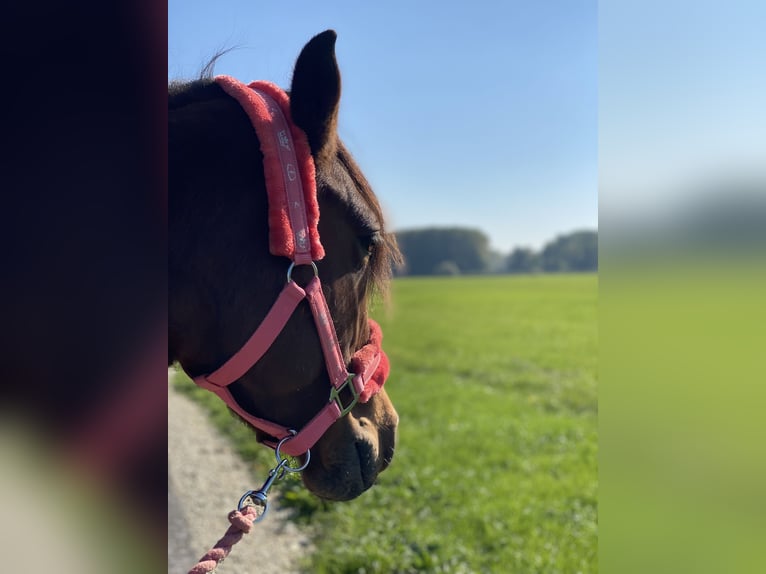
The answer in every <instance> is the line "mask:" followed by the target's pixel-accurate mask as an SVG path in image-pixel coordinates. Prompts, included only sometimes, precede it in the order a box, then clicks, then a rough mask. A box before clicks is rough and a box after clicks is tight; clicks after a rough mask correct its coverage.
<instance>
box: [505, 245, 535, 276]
mask: <svg viewBox="0 0 766 574" xmlns="http://www.w3.org/2000/svg"><path fill="white" fill-rule="evenodd" d="M539 267H540V258H539V256H538V255H537V253H535V252H534V250H532V249H530V248H529V247H517V248H516V249H514V250H513V251H511V254H510V255H509V256H508V257H507V258H506V260H505V270H506V271H507V272H508V273H532V272H534V271H537V270H538V269H539Z"/></svg>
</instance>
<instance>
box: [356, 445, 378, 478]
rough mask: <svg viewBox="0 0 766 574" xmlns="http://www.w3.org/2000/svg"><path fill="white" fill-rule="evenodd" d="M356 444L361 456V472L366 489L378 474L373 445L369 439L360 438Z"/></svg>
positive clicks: (357, 452)
mask: <svg viewBox="0 0 766 574" xmlns="http://www.w3.org/2000/svg"><path fill="white" fill-rule="evenodd" d="M354 446H355V447H356V454H357V456H358V457H359V474H360V476H361V478H362V484H363V485H364V488H365V489H367V488H370V487H371V486H372V484H373V483H374V482H375V479H376V478H377V476H378V471H377V467H376V464H375V453H374V452H373V448H372V445H371V444H370V443H369V442H367V441H363V440H358V441H356V442H355V444H354Z"/></svg>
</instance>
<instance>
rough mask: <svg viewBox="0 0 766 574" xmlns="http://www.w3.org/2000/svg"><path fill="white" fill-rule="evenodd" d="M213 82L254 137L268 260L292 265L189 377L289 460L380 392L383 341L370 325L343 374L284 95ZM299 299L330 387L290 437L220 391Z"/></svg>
mask: <svg viewBox="0 0 766 574" xmlns="http://www.w3.org/2000/svg"><path fill="white" fill-rule="evenodd" d="M215 81H216V83H218V85H219V86H221V88H223V90H224V91H225V92H226V93H227V94H229V95H230V96H231V97H233V98H234V99H235V100H237V101H238V102H239V104H240V105H241V106H242V108H243V109H244V110H245V112H247V115H248V116H249V117H250V121H251V123H252V124H253V127H254V128H255V131H256V134H257V135H258V139H259V140H260V144H261V151H262V152H263V169H264V177H265V180H266V193H267V195H268V200H269V248H270V251H271V253H272V255H277V256H284V257H288V258H289V259H290V260H291V261H292V263H291V264H290V267H289V269H288V271H287V284H286V285H285V287H284V288H283V289H282V292H281V293H280V294H279V296H278V297H277V300H276V301H275V302H274V305H273V306H272V307H271V309H270V310H269V312H268V313H267V314H266V317H265V318H264V319H263V321H262V322H261V324H260V325H259V326H258V328H257V329H256V330H255V332H254V333H253V334H252V335H251V337H250V338H249V339H248V340H247V342H246V343H245V344H244V345H243V346H242V347H241V348H240V350H239V351H237V352H236V353H235V354H234V355H233V356H232V357H231V358H230V359H229V360H228V361H226V362H225V363H224V364H223V365H221V366H220V367H219V368H218V369H217V370H215V371H214V372H212V373H210V374H208V375H200V376H198V377H195V378H194V382H195V383H197V384H198V385H199V386H201V387H203V388H205V389H208V390H209V391H212V392H214V393H215V394H216V395H218V397H220V398H221V399H222V400H223V401H224V402H225V403H226V404H227V405H228V407H229V408H231V409H232V410H233V411H234V412H236V413H237V414H238V415H239V416H240V417H242V418H243V419H245V420H246V421H247V422H248V423H250V424H251V425H252V426H253V427H255V428H256V429H259V430H261V431H263V432H265V433H267V434H268V435H270V436H272V437H274V438H275V439H276V441H265V443H266V444H267V445H269V446H271V447H272V448H274V447H275V446H276V445H277V441H280V440H282V439H284V438H287V437H292V438H290V439H289V440H288V441H286V442H285V443H284V444H283V445H282V447H281V451H282V452H284V453H285V454H288V455H291V456H297V455H299V454H303V453H305V452H306V451H307V450H308V449H309V448H311V447H312V446H313V445H314V444H315V443H316V441H317V440H319V438H320V437H321V436H322V435H323V434H324V433H325V431H326V430H327V429H328V428H329V427H330V425H332V424H333V423H334V422H335V421H336V420H338V419H339V418H341V417H343V416H345V415H346V414H348V412H349V411H351V409H352V408H353V407H354V405H356V403H357V402H360V403H365V402H367V401H368V400H369V399H370V398H371V397H372V396H374V395H375V394H377V393H378V392H379V391H380V389H381V387H382V386H383V383H384V382H385V380H386V378H387V377H388V372H389V363H388V358H387V357H386V355H385V353H384V352H383V349H381V347H380V344H381V341H382V339H383V334H382V332H381V330H380V326H379V325H378V324H377V323H376V322H375V321H373V320H372V319H370V320H369V328H370V338H369V341H368V342H367V343H366V344H365V345H364V346H363V347H362V348H361V349H359V350H358V351H357V352H356V353H354V355H353V357H352V358H351V364H350V372H349V369H347V368H346V364H345V362H344V360H343V353H342V352H341V350H340V345H339V344H338V337H337V334H336V333H335V326H334V324H333V322H332V317H331V315H330V311H329V309H328V307H327V301H326V300H325V297H324V293H323V292H322V285H321V282H320V280H319V276H318V273H317V271H316V265H315V264H314V261H318V260H320V259H322V258H323V257H324V248H323V247H322V244H321V242H320V240H319V231H318V229H317V227H318V223H319V204H318V201H317V190H316V176H315V169H314V160H313V158H312V157H311V151H310V149H309V145H308V140H307V138H306V134H305V133H304V132H303V131H302V130H301V129H300V128H298V127H297V126H296V125H295V124H294V123H293V122H292V121H291V119H290V101H289V97H288V95H287V94H286V93H285V92H284V91H282V90H281V89H280V88H279V87H278V86H276V85H275V84H272V83H270V82H263V81H258V82H253V83H251V84H250V85H245V84H243V83H241V82H239V81H238V80H236V79H234V78H232V77H229V76H217V77H216V78H215ZM296 265H311V266H312V267H313V268H314V277H313V278H312V279H311V281H309V282H308V284H307V285H306V287H303V288H302V287H300V286H299V285H297V284H296V283H295V282H294V281H293V280H292V278H291V276H290V274H291V272H292V269H293V267H294V266H296ZM304 299H306V300H307V301H308V303H309V306H310V308H311V314H312V316H313V317H314V323H315V325H316V328H317V331H318V333H319V340H320V343H321V345H322V353H323V354H324V358H325V366H326V367H327V373H328V375H329V377H330V383H331V388H330V395H329V399H328V402H327V404H326V405H325V406H324V407H323V408H322V409H321V410H320V411H319V412H318V413H317V414H316V415H315V416H314V417H313V418H312V419H311V420H310V421H309V422H308V423H306V425H305V426H304V427H303V428H302V429H301V430H300V431H298V432H296V431H294V430H292V429H289V428H288V427H285V426H282V425H280V424H277V423H274V422H271V421H268V420H265V419H261V418H258V417H255V416H253V415H251V414H250V413H248V412H247V411H245V410H244V409H243V408H242V407H241V406H240V405H239V404H238V403H237V401H236V400H235V399H234V396H233V395H232V394H231V391H229V389H228V386H229V385H230V384H232V383H233V382H235V381H237V380H238V379H239V378H241V377H242V376H243V375H244V374H245V373H246V372H247V371H248V370H250V368H251V367H252V366H253V365H255V364H256V363H257V362H258V360H259V359H260V358H261V357H262V356H263V355H264V354H265V353H266V351H268V350H269V348H270V347H271V345H272V343H273V342H274V340H275V339H276V338H277V336H278V335H279V333H281V332H282V329H284V326H285V324H286V323H287V321H288V320H289V319H290V317H291V316H292V314H293V311H294V310H295V308H296V307H297V306H298V304H299V303H300V302H301V301H303V300H304ZM344 389H348V390H349V391H350V394H351V396H352V398H351V400H350V401H349V402H348V404H344V403H343V401H342V399H341V396H340V393H341V391H343V390H344Z"/></svg>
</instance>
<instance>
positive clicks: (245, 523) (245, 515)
mask: <svg viewBox="0 0 766 574" xmlns="http://www.w3.org/2000/svg"><path fill="white" fill-rule="evenodd" d="M257 517H258V510H257V509H256V507H254V506H247V507H245V508H244V509H243V511H242V512H240V511H239V510H232V511H231V512H230V513H229V522H230V523H231V526H229V529H228V530H227V531H226V534H224V535H223V537H222V538H221V539H220V540H219V541H218V542H216V543H215V546H213V548H211V549H210V550H209V551H208V552H207V553H206V554H205V555H204V556H203V557H202V558H200V559H199V562H197V563H196V564H195V565H194V566H192V568H191V570H189V574H208V573H209V572H214V571H215V569H216V568H217V567H218V565H219V564H220V563H221V562H223V560H224V558H226V557H227V556H228V555H229V553H230V552H231V547H232V546H234V545H235V544H236V543H237V542H239V541H240V540H241V539H242V535H243V534H247V533H248V532H250V529H251V528H252V527H253V521H254V520H255V519H256V518H257Z"/></svg>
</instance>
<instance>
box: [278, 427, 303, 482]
mask: <svg viewBox="0 0 766 574" xmlns="http://www.w3.org/2000/svg"><path fill="white" fill-rule="evenodd" d="M290 432H291V433H292V434H291V435H290V436H286V437H285V438H283V439H282V440H281V441H279V443H278V444H277V448H275V449H274V454H275V455H276V457H277V466H278V467H281V468H282V470H283V471H285V472H300V471H302V470H304V469H305V468H306V467H307V466H308V465H309V462H311V451H310V450H307V451H306V462H304V463H303V465H302V466H295V467H293V466H290V465H288V464H287V463H286V459H284V458H282V454H281V453H280V452H279V449H281V448H282V445H283V444H285V443H286V442H287V441H288V440H290V439H291V438H293V437H294V436H295V435H296V434H298V433H297V432H295V431H294V430H291V431H290ZM283 463H284V464H283Z"/></svg>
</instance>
